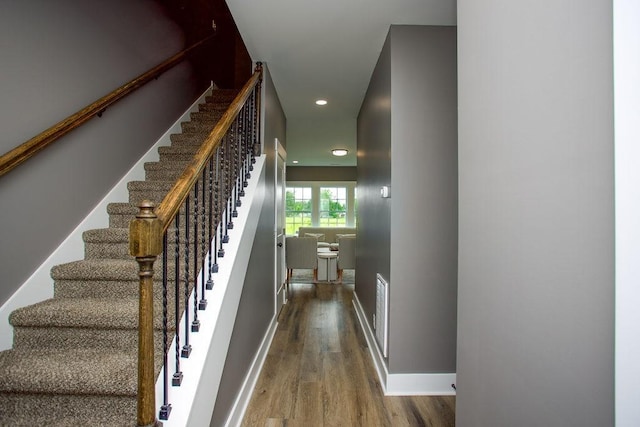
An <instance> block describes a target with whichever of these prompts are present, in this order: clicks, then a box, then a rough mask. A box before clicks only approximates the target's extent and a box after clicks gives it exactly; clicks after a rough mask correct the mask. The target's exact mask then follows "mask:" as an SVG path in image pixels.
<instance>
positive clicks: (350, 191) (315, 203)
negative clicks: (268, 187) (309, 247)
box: [286, 181, 357, 227]
mask: <svg viewBox="0 0 640 427" xmlns="http://www.w3.org/2000/svg"><path fill="white" fill-rule="evenodd" d="M291 187H311V225H312V226H313V227H318V226H319V225H320V188H322V187H344V188H346V189H347V216H346V226H347V227H355V224H356V215H355V189H356V187H357V183H356V182H355V181H287V185H286V188H291Z"/></svg>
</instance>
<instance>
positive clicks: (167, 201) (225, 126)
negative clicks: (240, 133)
mask: <svg viewBox="0 0 640 427" xmlns="http://www.w3.org/2000/svg"><path fill="white" fill-rule="evenodd" d="M261 79H262V65H261V64H260V63H258V65H257V67H256V72H255V73H253V76H251V78H250V79H249V80H248V81H247V83H246V84H245V85H244V87H243V88H242V89H241V90H240V93H239V94H238V96H236V98H235V99H234V100H233V102H232V103H231V105H230V106H229V108H228V109H227V110H226V111H225V112H224V114H223V115H222V117H221V118H220V120H219V121H218V123H217V124H216V125H215V127H214V128H213V130H212V131H211V133H210V134H209V136H208V137H207V138H206V139H205V140H204V142H203V143H202V145H201V146H200V149H199V150H198V151H197V152H196V154H195V155H194V157H193V160H192V161H191V162H190V163H189V164H188V165H187V167H186V168H185V170H184V172H183V174H182V175H181V176H180V178H178V180H177V181H176V184H175V185H174V186H173V188H172V189H171V190H169V192H168V193H167V195H166V196H165V197H164V199H162V202H160V204H159V205H158V207H157V208H156V209H155V213H156V216H157V218H158V220H159V221H160V222H161V223H162V232H163V233H164V232H166V231H167V228H169V225H170V224H171V221H173V218H174V217H175V216H176V214H177V213H178V210H179V209H180V206H181V205H182V203H183V202H184V201H185V199H186V198H187V196H188V195H189V192H190V191H191V188H192V187H193V184H194V183H195V182H196V181H197V180H198V177H199V176H200V175H201V174H202V170H203V169H204V167H205V165H206V163H207V160H208V159H209V157H211V155H212V154H213V153H214V151H215V150H216V148H218V145H220V142H221V141H222V138H223V137H224V135H225V134H226V133H227V131H228V130H229V127H231V125H232V124H233V121H234V120H235V118H236V116H237V115H238V113H239V112H240V110H241V109H242V107H243V106H244V104H245V102H246V101H247V98H249V96H250V95H251V93H252V91H253V89H254V88H255V86H256V85H257V84H258V83H259V82H260V81H261Z"/></svg>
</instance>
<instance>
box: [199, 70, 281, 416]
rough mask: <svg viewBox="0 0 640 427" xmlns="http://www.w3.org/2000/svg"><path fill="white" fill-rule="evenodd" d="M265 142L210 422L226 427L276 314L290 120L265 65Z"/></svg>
mask: <svg viewBox="0 0 640 427" xmlns="http://www.w3.org/2000/svg"><path fill="white" fill-rule="evenodd" d="M264 85H265V90H264V95H265V97H266V98H265V116H264V118H265V122H264V142H265V147H266V149H265V153H266V155H267V159H266V164H265V167H266V168H267V169H266V174H265V180H264V181H263V182H261V183H260V195H261V197H263V198H264V204H263V205H262V212H261V214H260V220H259V223H258V229H257V231H256V237H255V241H254V244H253V249H252V251H251V258H250V259H249V267H248V269H247V276H246V278H245V284H244V289H243V291H242V297H241V299H240V307H239V308H238V314H237V315H236V323H235V325H234V328H233V335H232V337H231V344H230V347H229V352H228V353H227V359H226V362H225V366H224V371H223V374H222V380H221V383H220V390H219V391H218V398H217V400H216V405H215V409H214V412H213V416H212V418H211V423H210V425H211V426H221V425H224V423H225V421H226V420H227V418H228V417H229V414H230V411H231V408H232V407H233V403H234V402H235V399H236V397H237V395H238V392H239V391H240V387H241V386H242V383H243V381H244V379H245V376H246V375H247V373H248V370H249V368H250V367H251V362H252V361H253V358H254V357H255V355H256V352H257V351H258V350H259V347H260V343H261V342H262V339H263V338H264V336H265V334H266V332H267V328H268V326H269V323H270V321H271V319H272V318H273V316H274V311H275V307H274V304H275V296H274V293H275V290H274V275H275V272H274V257H275V242H274V226H275V184H274V182H275V167H276V166H275V145H274V139H275V138H278V140H279V141H280V142H281V143H282V144H283V145H284V143H285V139H286V134H285V129H286V118H285V115H284V112H283V110H282V106H281V105H280V101H279V99H278V94H277V93H276V91H275V87H274V85H273V81H272V80H271V76H270V75H269V72H268V69H267V67H266V66H265V79H264Z"/></svg>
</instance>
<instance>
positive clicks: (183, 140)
mask: <svg viewBox="0 0 640 427" xmlns="http://www.w3.org/2000/svg"><path fill="white" fill-rule="evenodd" d="M210 133H211V132H210V131H209V132H206V131H202V132H199V133H189V134H186V133H174V134H171V135H170V139H171V145H172V146H178V145H202V142H203V141H204V140H205V139H206V138H207V137H208V136H209V134H210Z"/></svg>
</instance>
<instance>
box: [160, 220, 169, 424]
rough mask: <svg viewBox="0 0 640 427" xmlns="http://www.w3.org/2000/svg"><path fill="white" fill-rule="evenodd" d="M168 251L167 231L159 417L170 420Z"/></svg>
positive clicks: (163, 249)
mask: <svg viewBox="0 0 640 427" xmlns="http://www.w3.org/2000/svg"><path fill="white" fill-rule="evenodd" d="M167 252H169V248H168V241H167V233H164V236H163V240H162V356H163V359H164V377H163V378H162V392H163V397H162V406H161V407H160V413H159V414H158V418H160V419H161V420H168V419H169V414H171V404H170V403H169V369H168V368H169V348H168V347H169V343H168V331H167V329H168V326H167V317H168V316H167V281H168V279H167V275H168V272H167V269H168V268H169V266H168V260H167V258H168V257H167Z"/></svg>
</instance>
